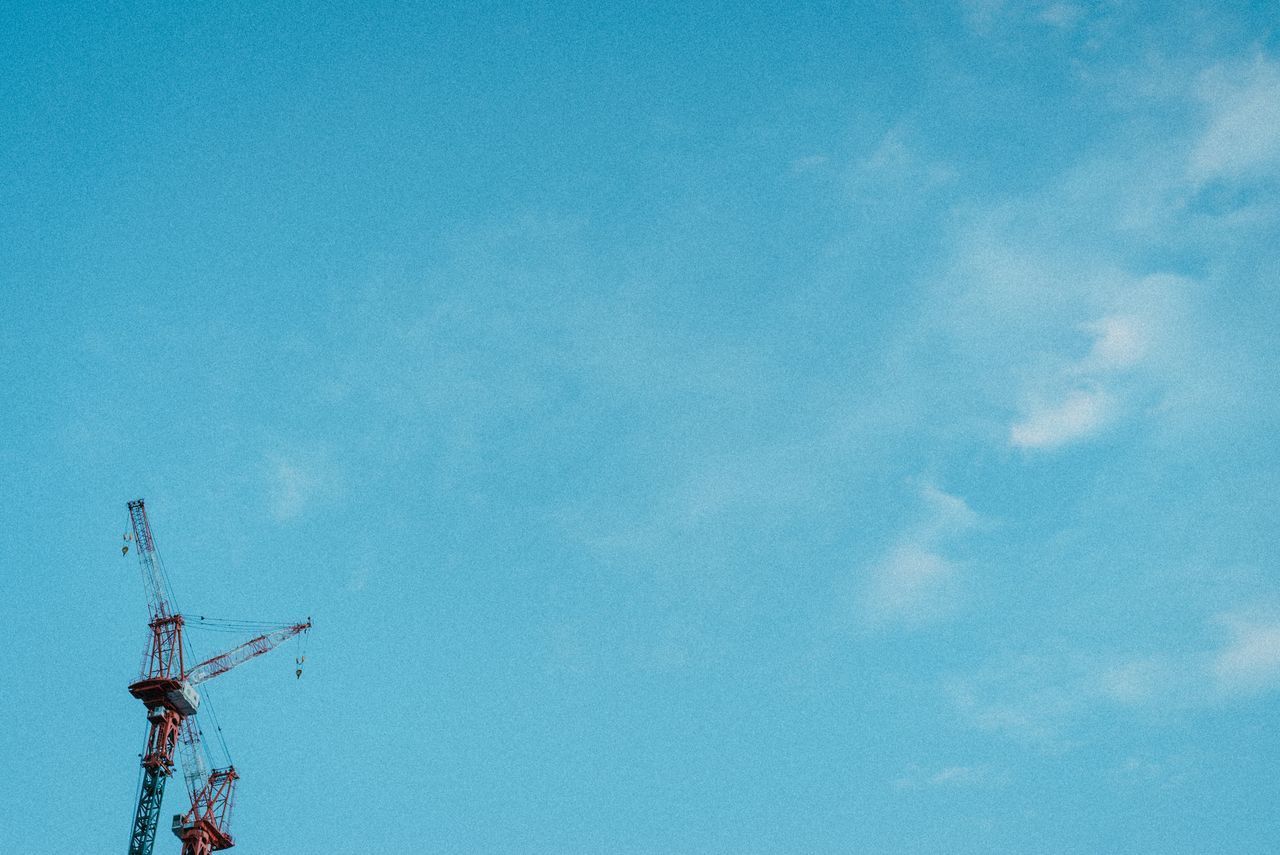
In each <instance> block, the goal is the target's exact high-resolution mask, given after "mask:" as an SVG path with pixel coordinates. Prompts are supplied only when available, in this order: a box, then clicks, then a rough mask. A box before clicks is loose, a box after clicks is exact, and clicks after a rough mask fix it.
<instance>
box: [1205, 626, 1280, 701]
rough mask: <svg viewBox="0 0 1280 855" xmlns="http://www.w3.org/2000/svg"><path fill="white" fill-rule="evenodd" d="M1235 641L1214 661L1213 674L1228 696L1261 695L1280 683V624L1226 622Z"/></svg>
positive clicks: (1219, 653) (1214, 658) (1216, 656)
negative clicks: (1252, 692)
mask: <svg viewBox="0 0 1280 855" xmlns="http://www.w3.org/2000/svg"><path fill="white" fill-rule="evenodd" d="M1226 622H1227V623H1228V624H1229V625H1230V628H1231V635H1232V639H1231V641H1230V643H1229V644H1227V645H1226V646H1225V647H1223V648H1222V649H1221V650H1219V651H1218V652H1217V653H1216V654H1215V655H1214V657H1213V661H1212V665H1211V668H1212V673H1213V676H1214V677H1215V678H1216V680H1217V682H1218V686H1219V688H1221V689H1223V690H1224V691H1227V692H1240V691H1259V690H1262V689H1267V688H1271V687H1274V686H1276V685H1277V684H1278V683H1280V622H1254V621H1248V620H1243V619H1239V618H1227V619H1226Z"/></svg>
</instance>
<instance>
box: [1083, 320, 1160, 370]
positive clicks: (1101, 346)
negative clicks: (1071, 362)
mask: <svg viewBox="0 0 1280 855" xmlns="http://www.w3.org/2000/svg"><path fill="white" fill-rule="evenodd" d="M1082 329H1083V330H1084V331H1085V332H1087V333H1091V334H1092V335H1093V336H1094V340H1093V347H1092V348H1091V349H1090V351H1089V354H1088V356H1086V357H1085V358H1084V361H1083V362H1082V363H1081V365H1080V368H1081V369H1083V370H1086V371H1115V370H1118V369H1123V368H1130V367H1132V366H1134V365H1136V364H1137V363H1138V362H1140V361H1141V360H1142V358H1143V357H1144V356H1146V353H1147V347H1148V343H1149V338H1150V332H1149V330H1148V329H1147V328H1146V325H1145V324H1144V323H1143V322H1142V321H1141V320H1139V319H1138V318H1134V317H1123V316H1119V315H1110V316H1108V317H1105V318H1101V319H1100V320H1097V321H1094V322H1092V323H1089V324H1085V325H1084V326H1083V327H1082Z"/></svg>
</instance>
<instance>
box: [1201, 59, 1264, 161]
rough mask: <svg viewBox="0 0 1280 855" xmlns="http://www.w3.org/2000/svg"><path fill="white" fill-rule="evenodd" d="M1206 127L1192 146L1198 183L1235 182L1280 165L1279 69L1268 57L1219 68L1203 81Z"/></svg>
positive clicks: (1211, 71)
mask: <svg viewBox="0 0 1280 855" xmlns="http://www.w3.org/2000/svg"><path fill="white" fill-rule="evenodd" d="M1199 94H1200V98H1201V100H1202V101H1203V102H1204V103H1205V105H1206V109H1207V111H1208V121H1207V126H1206V128H1205V130H1204V132H1203V134H1201V136H1200V137H1199V139H1197V140H1196V141H1195V143H1194V145H1193V146H1192V149H1191V153H1190V157H1189V158H1188V164H1187V174H1188V178H1189V179H1190V180H1191V181H1192V183H1194V184H1203V183H1204V182H1207V181H1212V180H1214V179H1219V178H1221V179H1236V178H1244V177H1249V176H1252V175H1256V174H1257V173H1259V172H1262V171H1271V170H1274V169H1275V168H1276V167H1277V166H1280V67H1277V65H1276V63H1274V62H1270V61H1268V60H1266V59H1265V58H1263V57H1258V58H1256V59H1255V60H1254V61H1253V62H1252V63H1249V64H1234V65H1223V66H1217V67H1215V68H1213V69H1211V70H1210V71H1208V72H1206V73H1205V75H1204V76H1203V77H1202V79H1201V82H1200V93H1199Z"/></svg>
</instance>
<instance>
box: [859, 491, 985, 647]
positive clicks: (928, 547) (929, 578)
mask: <svg viewBox="0 0 1280 855" xmlns="http://www.w3.org/2000/svg"><path fill="white" fill-rule="evenodd" d="M920 499H921V502H922V503H923V504H924V506H925V513H924V515H923V517H922V519H921V520H920V521H918V522H917V523H916V524H915V525H913V526H911V527H910V528H909V529H908V530H907V531H906V532H905V533H904V534H903V535H902V536H901V537H900V538H899V540H898V542H897V543H896V544H895V545H894V546H893V547H892V548H891V549H890V550H889V551H888V553H887V554H885V555H884V556H883V557H882V558H881V559H880V560H879V561H876V562H875V563H874V564H872V566H871V567H870V568H869V570H868V574H867V576H868V582H867V585H866V588H865V590H864V592H863V597H862V609H863V615H864V618H865V619H866V620H867V622H868V623H870V624H872V625H876V626H883V625H886V624H894V625H903V626H914V625H919V624H922V623H926V622H928V621H931V620H934V619H936V618H938V617H941V616H943V615H945V614H947V613H948V612H950V611H951V610H952V609H953V608H954V607H955V605H956V602H957V600H958V599H959V597H960V594H961V587H962V586H961V581H962V580H961V571H962V570H963V565H962V564H960V563H958V562H956V561H954V560H952V559H950V558H948V557H946V556H945V555H944V554H943V551H944V546H945V543H946V541H947V540H948V539H950V538H953V537H956V536H958V535H960V534H962V533H963V532H965V531H967V530H968V529H970V528H972V527H974V526H976V525H977V524H978V523H979V521H980V517H979V516H978V514H977V513H975V512H974V511H973V509H972V508H970V507H969V506H968V504H967V503H965V501H964V500H963V499H961V498H960V497H958V496H952V495H950V494H948V493H945V492H943V491H942V490H939V489H938V488H936V487H934V486H932V485H925V486H924V487H923V488H922V489H921V491H920Z"/></svg>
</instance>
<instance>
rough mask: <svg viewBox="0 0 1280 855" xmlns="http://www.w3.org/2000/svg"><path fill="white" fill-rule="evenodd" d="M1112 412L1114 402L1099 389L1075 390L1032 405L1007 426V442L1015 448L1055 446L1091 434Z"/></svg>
mask: <svg viewBox="0 0 1280 855" xmlns="http://www.w3.org/2000/svg"><path fill="white" fill-rule="evenodd" d="M1114 413H1115V402H1114V401H1113V399H1112V398H1111V397H1110V396H1109V395H1107V393H1105V392H1103V391H1100V390H1083V389H1076V390H1073V391H1071V392H1068V393H1067V395H1066V397H1065V398H1063V399H1062V400H1061V401H1057V402H1054V403H1050V404H1044V403H1037V404H1034V405H1033V406H1032V407H1031V408H1030V411H1029V412H1028V414H1027V415H1026V416H1025V417H1024V418H1023V419H1022V420H1021V421H1018V422H1015V423H1014V424H1013V425H1012V426H1011V427H1010V428H1009V442H1010V443H1012V444H1013V445H1015V446H1017V447H1019V448H1044V449H1051V448H1058V447H1060V446H1063V445H1067V444H1068V443H1072V442H1076V441H1077V440H1081V439H1085V438H1086V437H1090V436H1093V435H1094V434H1096V433H1097V432H1098V431H1099V430H1101V429H1102V428H1103V427H1105V426H1106V425H1107V423H1108V422H1109V421H1110V420H1111V419H1112V417H1113V415H1114Z"/></svg>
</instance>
